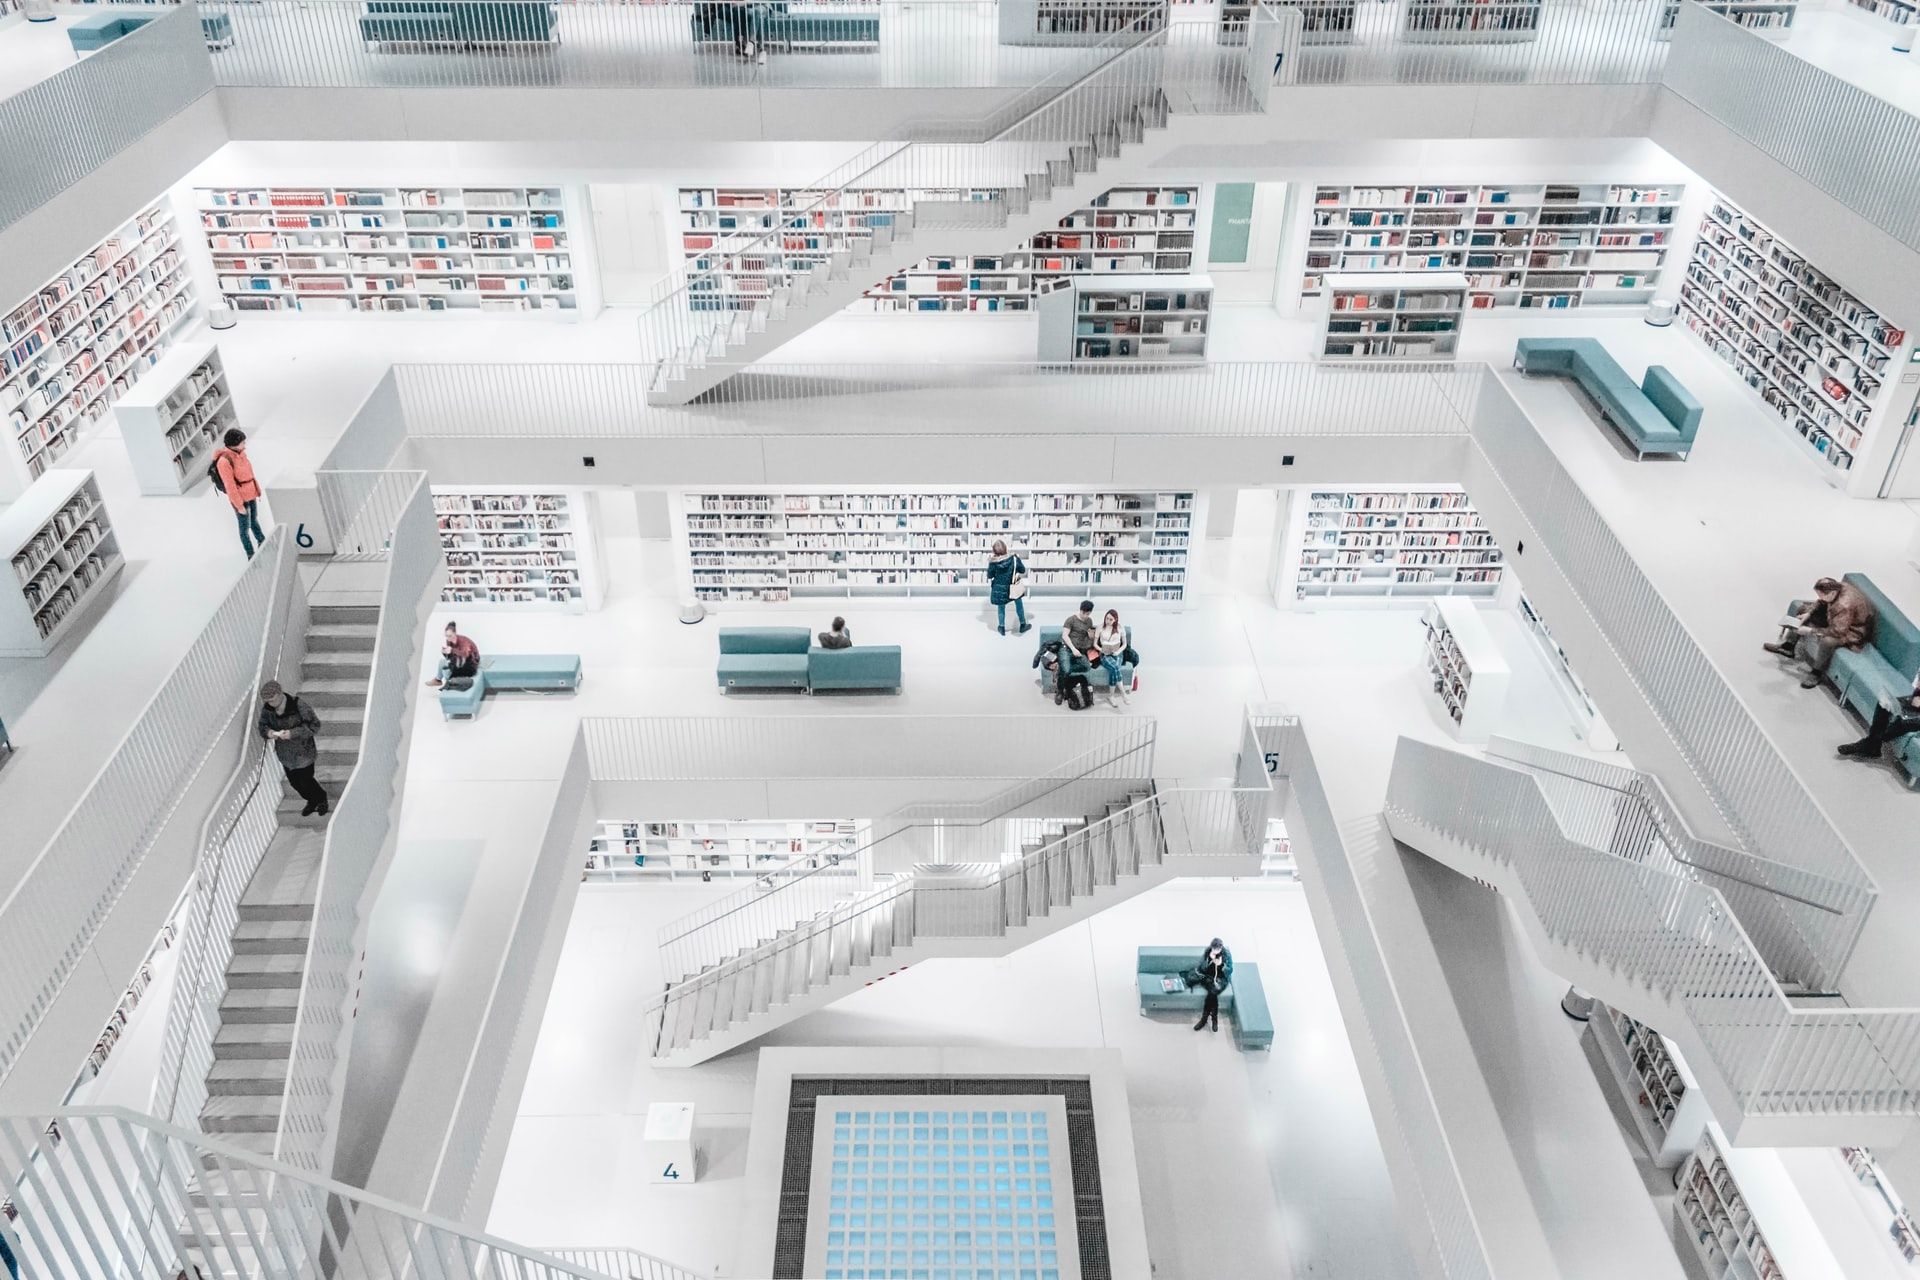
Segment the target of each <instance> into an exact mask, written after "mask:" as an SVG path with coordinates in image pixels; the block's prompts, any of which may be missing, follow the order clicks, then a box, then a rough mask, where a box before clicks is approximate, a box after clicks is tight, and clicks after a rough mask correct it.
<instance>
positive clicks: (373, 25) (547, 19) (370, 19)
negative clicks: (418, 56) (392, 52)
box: [360, 0, 559, 45]
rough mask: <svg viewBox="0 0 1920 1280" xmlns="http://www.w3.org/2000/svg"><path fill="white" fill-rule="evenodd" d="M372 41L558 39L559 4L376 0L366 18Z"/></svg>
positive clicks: (363, 25)
mask: <svg viewBox="0 0 1920 1280" xmlns="http://www.w3.org/2000/svg"><path fill="white" fill-rule="evenodd" d="M360 38H361V39H363V40H365V41H366V42H367V43H368V44H374V45H379V44H457V45H492V44H553V43H555V42H556V41H557V40H558V39H559V37H558V36H557V35H556V34H555V32H554V28H553V6H552V5H551V4H547V3H545V2H544V0H497V2H494V3H461V0H371V2H370V3H369V4H368V5H367V9H366V15H365V16H364V17H362V18H361V19H360Z"/></svg>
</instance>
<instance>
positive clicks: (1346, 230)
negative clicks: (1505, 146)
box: [1300, 182, 1684, 311]
mask: <svg viewBox="0 0 1920 1280" xmlns="http://www.w3.org/2000/svg"><path fill="white" fill-rule="evenodd" d="M1683 194H1684V189H1683V188H1682V187H1679V186H1676V185H1672V184H1658V183H1656V184H1641V185H1631V184H1625V183H1570V182H1564V183H1563V182H1551V183H1523V184H1485V183H1480V184H1465V185H1462V184H1440V185H1434V184H1426V185H1422V184H1415V183H1406V184H1401V185H1397V186H1370V187H1342V186H1320V187H1316V188H1315V189H1314V203H1313V212H1312V226H1311V227H1310V228H1309V229H1308V232H1307V257H1306V271H1305V274H1304V276H1303V277H1302V279H1301V292H1300V296H1301V300H1302V301H1303V302H1304V301H1305V300H1307V299H1309V298H1318V297H1320V296H1321V294H1322V292H1323V290H1324V277H1325V276H1326V275H1328V274H1329V273H1333V272H1355V271H1396V272H1441V273H1453V272H1464V273H1465V274H1466V276H1467V286H1468V300H1467V305H1468V307H1469V309H1471V310H1476V311H1478V310H1486V309H1491V308H1496V307H1521V308H1528V309H1531V308H1545V309H1563V308H1573V307H1591V306H1614V305H1630V304H1639V303H1645V302H1647V301H1649V300H1651V299H1652V297H1653V294H1654V289H1655V286H1656V285H1657V284H1658V283H1659V278H1660V272H1661V270H1662V269H1663V267H1664V266H1665V264H1666V253H1667V248H1668V246H1669V245H1670V244H1671V242H1672V236H1673V220H1674V218H1675V217H1676V216H1678V215H1677V210H1678V208H1679V205H1680V200H1681V197H1682V195H1683Z"/></svg>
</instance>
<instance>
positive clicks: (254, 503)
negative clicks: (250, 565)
mask: <svg viewBox="0 0 1920 1280" xmlns="http://www.w3.org/2000/svg"><path fill="white" fill-rule="evenodd" d="M233 515H234V518H235V519H236V520H238V521H239V522H240V545H241V546H242V547H244V548H245V549H246V552H247V559H249V560H251V559H253V544H254V543H256V542H257V543H259V544H260V545H261V546H263V547H264V546H266V545H267V535H266V533H265V532H264V531H263V530H262V529H261V528H260V499H258V498H252V499H249V500H248V502H247V505H246V506H245V507H240V508H236V509H235V510H234V513H233ZM249 530H251V531H252V534H253V536H252V537H248V536H247V534H248V531H249Z"/></svg>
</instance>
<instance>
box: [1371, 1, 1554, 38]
mask: <svg viewBox="0 0 1920 1280" xmlns="http://www.w3.org/2000/svg"><path fill="white" fill-rule="evenodd" d="M1539 35H1540V0H1406V7H1405V11H1404V13H1403V14H1402V17H1401V38H1402V39H1403V40H1405V41H1406V42H1407V43H1409V44H1518V43H1521V42H1523V41H1527V40H1535V39H1538V38H1539Z"/></svg>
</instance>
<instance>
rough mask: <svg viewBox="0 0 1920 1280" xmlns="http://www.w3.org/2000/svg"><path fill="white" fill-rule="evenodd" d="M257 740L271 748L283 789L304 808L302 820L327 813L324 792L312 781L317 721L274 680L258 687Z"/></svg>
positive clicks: (317, 756)
mask: <svg viewBox="0 0 1920 1280" xmlns="http://www.w3.org/2000/svg"><path fill="white" fill-rule="evenodd" d="M259 729H260V736H261V737H263V738H265V739H266V740H267V741H268V742H271V743H272V744H273V754H274V757H275V758H276V759H278V760H279V761H280V768H281V770H282V771H283V772H285V773H286V775H287V785H289V786H291V787H292V788H293V789H294V791H296V792H297V793H299V796H300V798H301V799H302V800H304V801H306V802H307V807H306V808H304V809H302V810H301V811H300V816H301V817H303V818H306V817H311V816H312V815H313V814H316V813H318V814H322V815H324V814H325V813H326V812H327V792H326V789H325V788H324V787H322V786H321V785H320V784H319V782H317V781H316V780H315V779H314V776H313V767H314V765H315V764H317V763H318V762H319V760H320V748H319V747H318V746H317V745H316V739H318V737H319V735H320V717H319V716H317V715H315V714H314V710H313V708H312V707H310V706H308V705H307V704H306V703H304V702H302V701H300V699H298V698H296V697H294V696H293V695H292V694H290V693H288V692H287V691H286V690H285V689H283V688H281V687H280V682H279V681H278V680H269V681H267V682H266V683H265V684H263V685H261V686H260V719H259Z"/></svg>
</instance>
